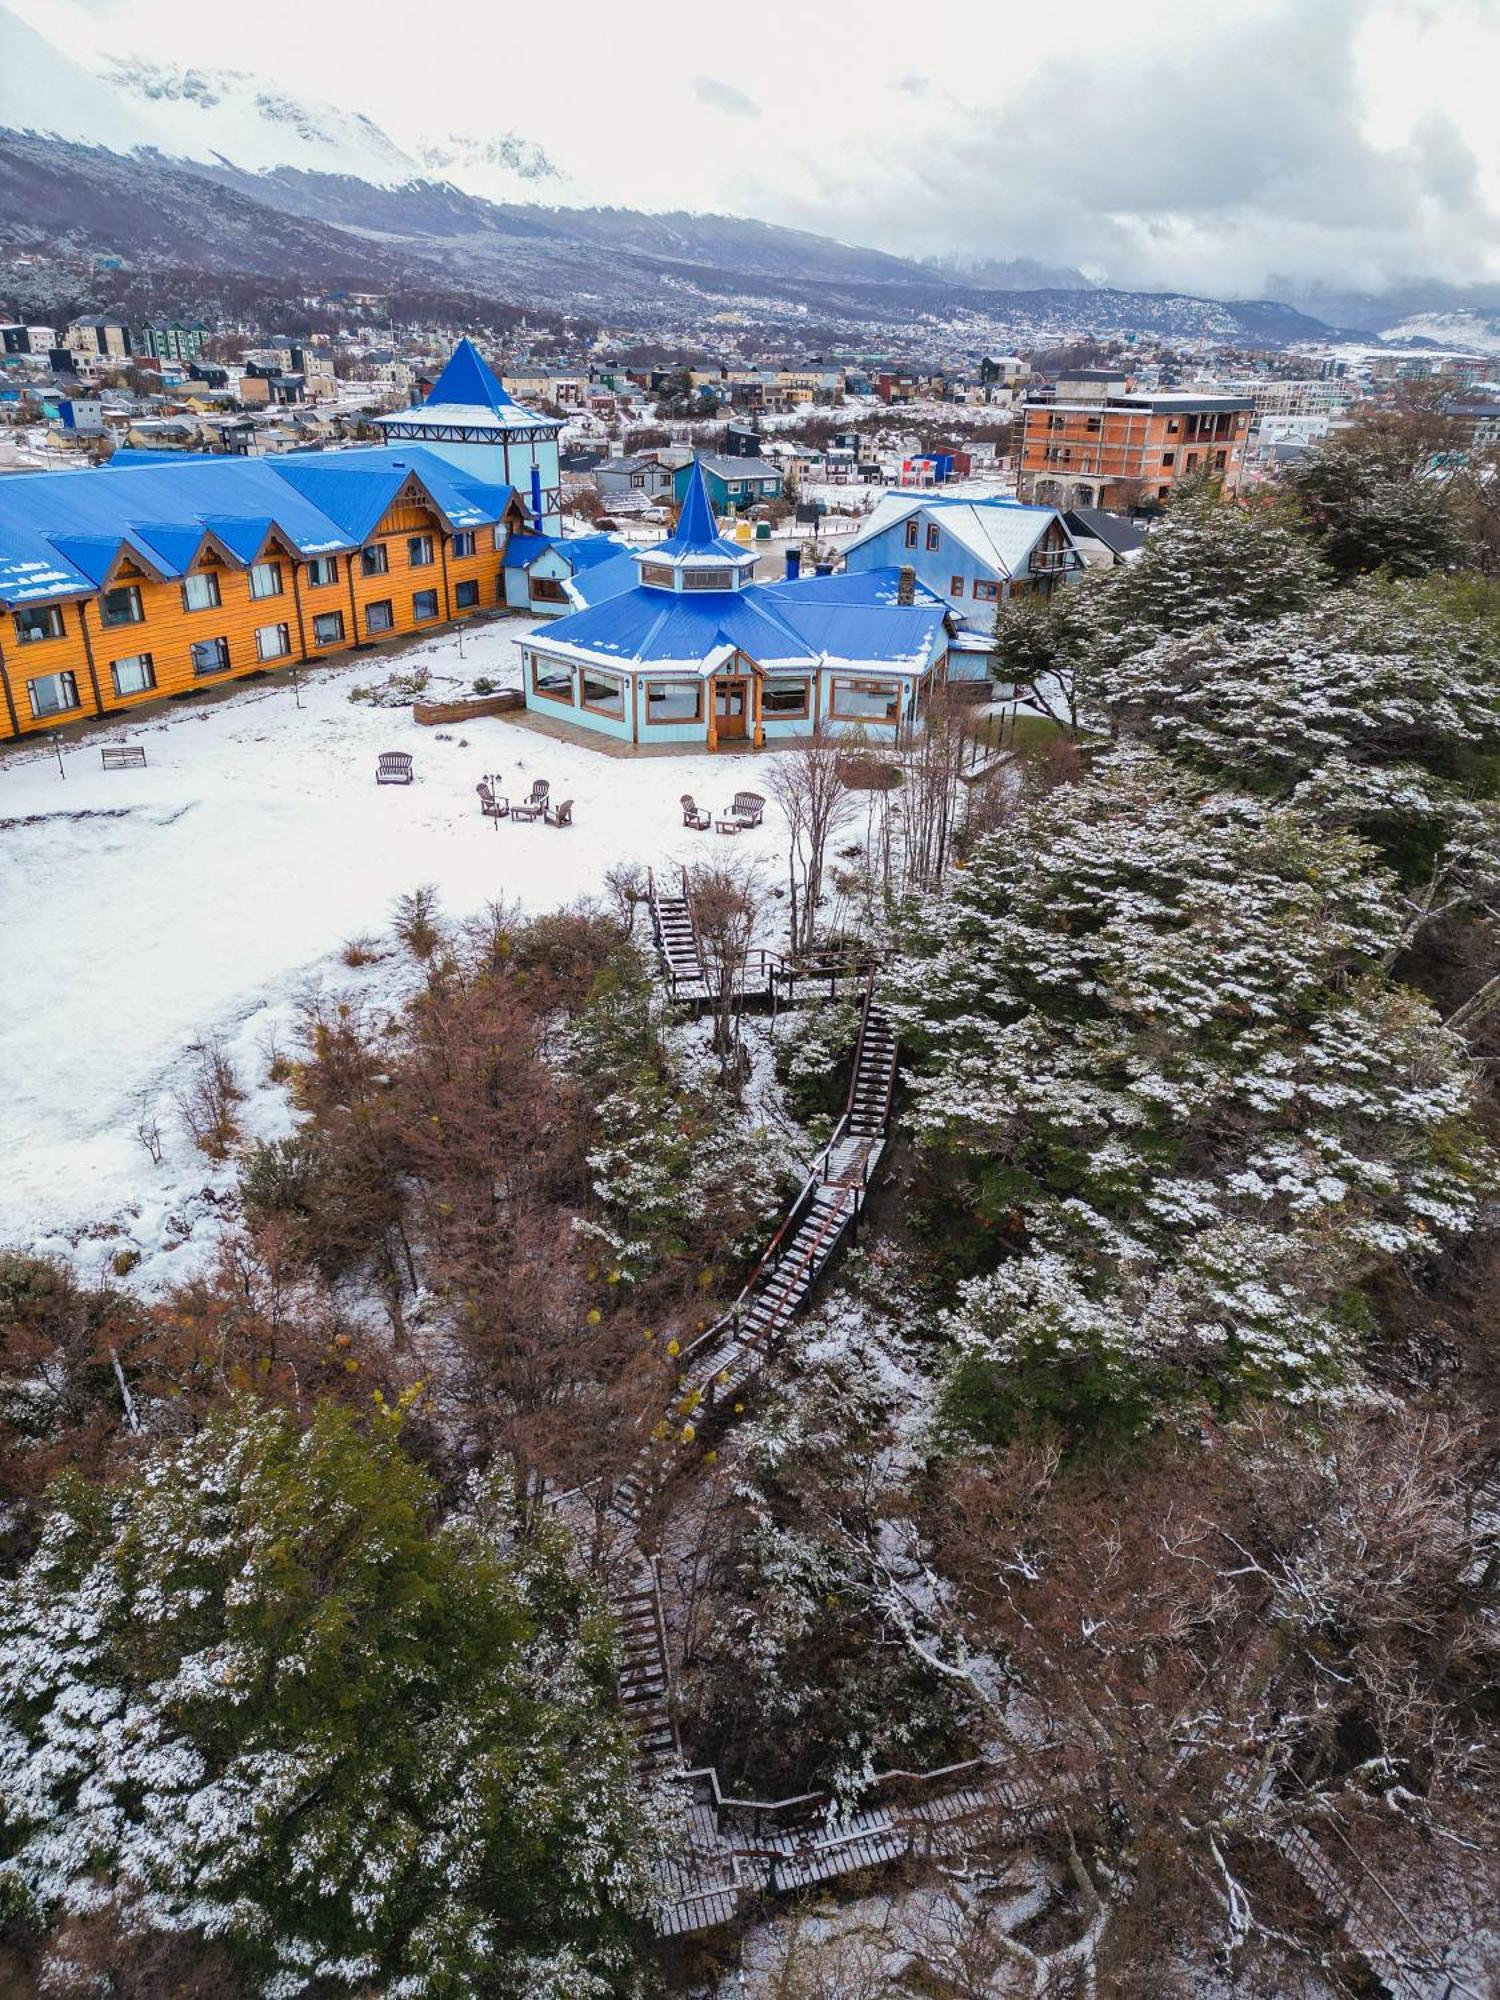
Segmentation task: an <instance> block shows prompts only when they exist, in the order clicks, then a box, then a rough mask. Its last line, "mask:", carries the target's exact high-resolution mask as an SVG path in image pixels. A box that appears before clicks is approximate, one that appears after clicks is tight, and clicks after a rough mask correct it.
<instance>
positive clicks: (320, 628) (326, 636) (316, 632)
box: [313, 611, 344, 646]
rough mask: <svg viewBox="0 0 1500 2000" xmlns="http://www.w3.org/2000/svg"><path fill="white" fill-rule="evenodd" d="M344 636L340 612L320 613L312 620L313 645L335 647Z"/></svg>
mask: <svg viewBox="0 0 1500 2000" xmlns="http://www.w3.org/2000/svg"><path fill="white" fill-rule="evenodd" d="M343 636H344V614H343V612H342V611H320V612H319V613H318V615H317V617H316V618H314V620H313V644H314V645H315V646H336V645H337V644H338V643H339V641H340V640H341V639H342V638H343Z"/></svg>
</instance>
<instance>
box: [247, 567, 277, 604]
mask: <svg viewBox="0 0 1500 2000" xmlns="http://www.w3.org/2000/svg"><path fill="white" fill-rule="evenodd" d="M250 595H251V596H252V597H280V595H281V564H280V563H279V562H258V563H251V565H250Z"/></svg>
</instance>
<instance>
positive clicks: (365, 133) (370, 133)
mask: <svg viewBox="0 0 1500 2000" xmlns="http://www.w3.org/2000/svg"><path fill="white" fill-rule="evenodd" d="M0 129H4V130H9V131H15V132H34V133H37V134H41V135H45V136H47V137H52V138H58V139H68V140H73V141H75V142H77V143H81V144H85V145H90V146H107V147H108V148H109V149H110V150H111V151H113V152H127V153H131V152H159V153H165V154H167V155H169V156H170V157H172V158H174V159H186V160H200V161H215V160H220V161H227V162H229V163H231V164H232V165H234V166H236V167H240V168H242V169H243V170H244V171H246V172H248V173H270V172H273V171H275V170H276V169H277V168H281V167H290V168H293V169H296V170H299V171H302V172H305V173H319V174H342V175H349V176H352V177H353V178H355V179H357V180H362V181H369V182H372V183H373V184H374V185H376V186H378V187H399V186H401V185H403V184H404V183H406V182H408V181H414V180H430V179H434V178H440V179H443V180H447V181H451V182H453V183H454V184H455V185H456V186H458V187H461V188H463V190H464V191H465V192H466V193H469V194H477V195H482V196H483V197H484V198H485V199H486V200H489V201H507V200H517V199H524V198H530V199H532V200H535V199H536V196H537V194H538V192H539V191H540V190H541V189H543V188H545V191H546V193H547V194H548V196H549V198H551V199H553V200H560V199H564V198H565V193H566V182H565V180H564V177H563V175H562V174H561V173H560V172H559V170H558V168H557V166H556V165H555V164H554V163H553V161H552V160H550V159H549V158H548V156H547V154H546V153H545V152H544V151H543V150H542V148H541V147H540V146H538V145H537V144H535V142H534V141H532V140H529V139H526V138H523V137H522V136H521V135H520V134H518V133H514V132H504V133H500V134H497V135H490V136H488V137H480V136H476V135H474V134H471V133H463V132H449V133H444V134H435V135H431V136H418V137H417V138H416V139H415V140H413V141H412V142H411V143H409V144H401V143H398V141H397V140H395V139H393V138H392V137H391V135H390V134H389V133H388V132H386V131H384V130H383V129H382V128H381V127H380V126H379V125H377V124H376V123H375V121H374V119H372V118H367V117H365V115H364V114H363V113H362V112H358V111H345V110H342V109H340V108H339V107H337V106H335V105H331V104H324V103H320V102H319V101H317V100H316V99H313V98H304V97H300V96H294V95H293V94H292V93H291V92H289V91H287V90H284V89H283V88H282V87H281V86H280V85H277V84H272V83H268V82H267V81H266V80H265V79H264V78H263V77H258V76H255V75H254V74H253V73H251V72H250V71H248V70H216V69H200V68H198V67H196V66H194V67H186V66H181V65H178V64H174V63H162V62H149V61H145V60H143V59H142V58H139V57H124V56H111V57H106V58H103V59H102V60H101V63H100V66H99V68H98V69H97V70H91V69H88V68H86V67H85V66H84V65H83V64H82V63H80V62H77V61H75V60H74V59H73V58H72V57H71V56H68V55H66V54H64V53H63V51H62V50H60V49H58V48H56V47H54V46H53V44H52V43H50V42H48V41H46V40H45V39H44V38H43V37H42V36H41V35H39V34H38V33H37V32H36V31H35V29H33V28H31V27H29V26H28V25H27V24H26V23H25V22H23V21H21V20H19V19H18V18H17V17H16V16H15V15H14V14H12V13H10V12H8V11H7V10H6V9H5V8H3V7H0Z"/></svg>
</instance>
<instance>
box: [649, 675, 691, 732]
mask: <svg viewBox="0 0 1500 2000" xmlns="http://www.w3.org/2000/svg"><path fill="white" fill-rule="evenodd" d="M646 720H647V721H648V722H701V721H702V720H703V683H702V682H701V681H647V683H646Z"/></svg>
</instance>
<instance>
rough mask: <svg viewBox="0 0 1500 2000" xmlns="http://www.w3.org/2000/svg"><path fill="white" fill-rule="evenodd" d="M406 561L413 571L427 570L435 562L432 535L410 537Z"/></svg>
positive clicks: (407, 539) (407, 541)
mask: <svg viewBox="0 0 1500 2000" xmlns="http://www.w3.org/2000/svg"><path fill="white" fill-rule="evenodd" d="M406 560H407V561H408V563H410V565H411V567H412V568H413V569H426V567H427V565H428V564H429V563H430V562H431V561H432V560H433V554H432V537H431V535H408V536H407V538H406Z"/></svg>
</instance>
